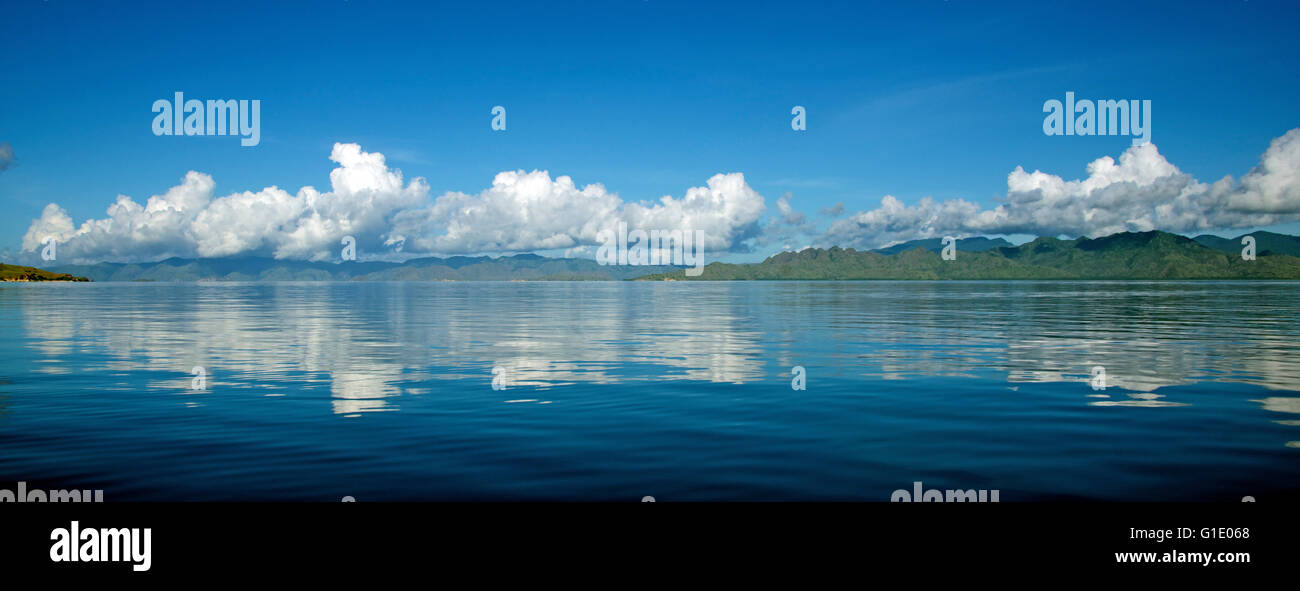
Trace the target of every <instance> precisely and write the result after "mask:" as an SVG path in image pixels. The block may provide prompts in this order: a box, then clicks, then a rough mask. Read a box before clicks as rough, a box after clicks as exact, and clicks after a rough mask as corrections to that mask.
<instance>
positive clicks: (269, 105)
mask: <svg viewBox="0 0 1300 591" xmlns="http://www.w3.org/2000/svg"><path fill="white" fill-rule="evenodd" d="M1298 15H1300V5H1297V4H1296V3H1294V2H1260V1H1257V0H1256V1H1249V2H1179V3H1145V2H1138V3H1130V2H1102V1H1092V2H1061V3H1057V2H1026V3H1016V2H1007V3H1002V2H998V3H992V2H965V1H949V2H942V1H924V0H917V1H914V2H890V3H880V4H876V3H858V2H843V3H828V4H823V3H817V2H806V3H796V4H790V3H770V4H768V3H761V2H743V3H700V2H661V1H631V2H624V1H606V2H591V3H577V2H574V3H569V2H562V3H537V2H534V3H520V4H515V3H506V2H500V3H491V4H481V3H458V4H448V5H438V6H428V5H427V4H426V3H403V2H362V1H349V2H310V3H299V2H273V3H262V2H254V3H241V2H225V3H220V4H211V3H203V4H197V3H196V4H189V3H177V2H168V3H157V4H151V3H144V2H132V3H128V4H122V5H118V4H107V3H90V2H64V1H60V0H51V1H44V2H43V1H26V0H15V1H13V2H9V3H7V8H6V9H5V16H4V18H3V19H0V56H3V57H2V58H0V59H2V60H3V61H2V62H0V63H3V68H2V70H0V76H2V78H0V80H3V84H0V89H2V90H0V142H7V143H8V144H9V145H10V146H11V147H12V150H13V155H14V161H13V163H12V164H11V165H10V166H8V168H7V169H5V170H4V171H3V172H0V201H2V202H3V203H4V205H5V209H6V210H7V212H8V215H6V216H4V217H3V218H0V247H4V248H8V249H9V250H10V252H11V253H13V252H18V251H19V250H20V249H21V247H20V243H21V242H22V239H23V236H24V234H25V233H26V232H28V231H29V228H30V227H31V226H32V224H33V220H36V219H38V218H41V217H42V213H43V208H45V207H46V205H47V204H49V203H57V204H58V206H59V207H60V208H61V209H62V210H63V211H64V212H66V215H67V216H68V217H69V218H71V220H72V222H73V225H75V226H80V225H81V224H82V223H83V222H84V221H85V220H87V219H90V218H104V217H105V215H106V214H105V209H106V208H107V207H108V206H109V205H110V204H111V203H113V201H114V200H115V199H116V197H117V195H119V194H124V195H129V196H131V197H132V198H133V199H134V200H135V201H137V202H139V203H142V204H143V203H144V202H145V200H146V199H148V198H149V197H150V196H151V195H158V194H162V193H164V192H165V191H167V190H168V189H169V188H171V187H174V186H177V185H180V184H181V180H182V178H183V177H185V175H186V173H187V172H188V171H191V170H194V171H198V172H202V173H205V174H206V175H210V176H211V177H212V179H214V182H215V188H214V189H213V196H214V197H217V196H223V195H228V194H230V193H235V192H240V191H254V192H256V191H260V190H262V189H263V188H264V187H269V186H277V187H279V188H281V189H284V190H285V191H287V192H288V193H290V194H294V193H296V192H297V191H298V190H299V188H300V187H303V186H306V185H311V186H314V187H316V188H318V189H320V190H322V191H327V190H328V189H329V187H330V176H329V175H330V171H331V170H333V169H334V168H335V167H336V166H338V165H337V164H336V163H334V162H331V161H330V160H329V156H330V155H331V151H332V149H333V146H334V145H335V143H338V142H343V143H356V144H359V146H360V148H361V150H363V151H364V152H368V153H382V154H384V155H385V157H386V165H387V166H388V167H389V168H391V169H400V170H401V172H402V175H403V182H404V183H409V182H410V181H411V180H412V179H413V178H415V177H423V179H424V181H425V183H427V199H428V200H430V201H432V200H435V199H437V198H438V197H439V196H440V195H443V194H444V193H446V192H448V191H458V192H463V193H465V194H467V195H471V196H472V195H479V194H480V193H482V192H484V191H485V190H487V189H488V188H489V187H492V186H493V180H494V177H495V176H496V175H497V173H499V172H502V171H514V170H522V171H525V172H528V171H533V170H545V171H548V172H549V175H550V177H552V178H555V177H559V176H561V175H567V176H569V177H571V178H572V180H573V182H574V183H576V185H577V186H578V187H579V188H581V187H582V186H583V185H587V184H589V183H600V184H602V185H603V186H604V187H605V188H606V189H607V190H608V191H609V192H611V193H617V195H618V197H619V198H620V199H621V200H622V201H623V202H636V201H655V200H658V199H659V198H660V197H661V196H664V195H672V196H675V197H677V198H682V197H683V195H684V194H685V193H686V191H687V190H688V189H689V188H691V187H703V186H705V185H706V183H707V182H708V180H709V179H710V178H711V177H713V176H714V175H717V174H720V173H737V172H739V173H743V175H744V182H745V183H746V184H747V185H748V187H750V188H752V190H753V191H755V192H757V194H759V195H761V197H762V202H763V204H764V207H765V209H764V214H763V217H761V218H760V219H759V221H757V222H755V223H754V224H751V227H749V228H748V229H736V228H733V229H735V230H736V234H735V238H736V239H735V240H734V241H733V242H730V243H728V244H727V245H725V246H726V247H727V248H728V249H729V250H732V251H736V253H735V254H734V255H733V256H735V257H736V258H738V259H740V260H750V259H753V258H756V257H758V258H761V256H765V255H767V254H770V253H772V252H774V251H777V250H780V249H781V248H782V247H784V246H792V247H798V246H803V245H805V244H809V243H817V241H818V239H819V236H823V235H824V233H825V232H826V229H827V227H828V225H829V224H830V223H832V220H830V219H829V218H826V217H824V216H821V215H819V214H818V212H819V210H822V209H823V208H829V207H831V206H833V205H834V204H836V203H843V206H844V210H845V214H844V215H845V216H846V217H847V216H851V215H852V214H854V213H855V212H862V211H869V210H873V209H876V208H878V207H880V206H881V199H882V197H884V196H885V195H892V196H894V197H896V198H897V199H898V200H899V201H901V202H902V203H903V204H905V205H914V204H917V203H918V202H919V201H920V200H921V199H922V198H924V197H927V196H932V197H933V198H934V199H935V200H938V201H944V200H949V199H962V200H965V201H966V202H970V203H973V204H975V205H977V206H978V207H979V208H980V209H981V210H984V209H990V208H993V207H995V206H996V205H997V204H998V203H999V202H998V201H997V199H1000V198H1002V197H1004V196H1006V195H1007V194H1008V191H1009V189H1008V173H1010V172H1011V171H1013V170H1014V169H1015V168H1016V167H1017V166H1020V167H1023V169H1024V170H1025V171H1030V172H1032V171H1034V170H1041V171H1043V172H1045V173H1048V174H1051V175H1056V176H1060V177H1063V178H1064V179H1065V180H1073V179H1082V178H1084V177H1086V176H1087V175H1088V171H1087V170H1086V169H1085V168H1086V166H1087V165H1088V163H1089V162H1092V161H1094V160H1096V159H1098V158H1101V157H1104V156H1111V157H1114V158H1119V157H1120V156H1121V154H1122V153H1123V152H1124V151H1125V150H1126V149H1128V148H1129V146H1130V138H1128V137H1122V136H1103V137H1078V136H1071V137H1061V136H1050V137H1049V136H1046V135H1044V134H1043V132H1042V123H1043V117H1044V115H1043V113H1042V106H1043V102H1044V101H1045V100H1048V99H1058V100H1059V99H1063V98H1064V94H1065V92H1066V91H1074V92H1075V93H1076V94H1077V95H1078V96H1079V97H1080V98H1095V99H1149V100H1151V101H1152V105H1153V106H1152V112H1153V124H1152V136H1151V139H1152V142H1153V143H1154V144H1155V145H1156V146H1157V147H1158V149H1159V155H1160V157H1162V158H1164V159H1166V160H1167V161H1168V162H1169V163H1171V164H1172V165H1174V166H1176V167H1178V169H1179V170H1181V171H1182V172H1183V173H1186V174H1188V175H1191V176H1192V177H1195V179H1197V180H1199V181H1200V182H1202V183H1213V182H1214V181H1217V180H1218V179H1220V178H1221V177H1223V176H1224V175H1233V177H1234V178H1235V179H1240V177H1241V176H1242V175H1245V174H1247V173H1248V172H1249V171H1250V170H1251V169H1252V167H1254V166H1256V165H1257V164H1259V163H1260V158H1261V154H1263V153H1264V152H1265V150H1266V149H1268V148H1269V146H1270V142H1272V141H1274V140H1275V139H1277V138H1280V137H1282V136H1284V134H1286V133H1287V132H1288V131H1289V130H1291V129H1294V128H1297V127H1300V112H1298V111H1297V110H1296V108H1295V97H1296V96H1297V95H1298V94H1300V93H1297V90H1300V89H1298V88H1297V86H1300V77H1298V76H1296V73H1297V72H1296V65H1295V63H1296V56H1297V55H1300V41H1298V40H1297V39H1298V36H1297V35H1295V34H1294V32H1295V27H1296V24H1297V18H1296V17H1297V16H1298ZM176 91H183V92H184V93H185V94H186V96H187V98H199V99H225V98H234V99H259V100H261V104H262V107H261V143H260V145H258V146H255V147H241V146H240V145H239V142H238V141H237V140H235V139H233V138H228V137H167V136H162V137H159V136H155V135H154V134H153V133H152V131H151V122H152V120H153V113H152V112H151V110H150V107H151V105H152V103H153V102H154V101H155V100H157V99H170V98H171V97H172V93H173V92H176ZM495 105H502V106H505V107H506V108H507V111H508V116H507V122H508V127H507V130H506V131H504V132H494V131H492V130H491V129H490V121H491V114H490V112H489V111H490V109H491V108H492V107H493V106H495ZM794 105H801V106H804V107H805V108H806V109H807V130H806V131H802V132H795V131H793V130H791V128H790V120H791V114H790V110H791V107H792V106H794ZM1290 153H1291V152H1286V153H1285V154H1283V155H1282V156H1280V158H1282V159H1283V160H1284V161H1285V162H1286V163H1290V161H1289V160H1286V158H1289V156H1287V154H1290ZM1280 191H1281V193H1279V194H1280V195H1281V196H1282V198H1284V199H1285V198H1289V197H1291V196H1294V195H1295V194H1296V191H1295V188H1294V187H1290V188H1287V187H1283V188H1282V189H1281V190H1280ZM787 193H788V194H789V195H788V202H787V203H789V204H790V205H791V206H792V207H793V208H794V209H795V210H797V211H798V212H802V213H803V214H805V216H806V217H807V224H808V225H805V226H802V227H801V228H800V229H799V230H798V231H796V232H794V236H793V237H791V236H784V237H781V239H778V240H775V241H766V242H764V241H759V242H754V241H750V242H749V243H747V244H745V245H742V244H740V242H741V238H743V237H745V236H749V237H751V238H752V237H753V236H754V235H756V233H757V232H760V231H762V228H764V227H766V226H767V225H769V224H771V223H773V222H772V217H773V216H776V215H778V207H777V205H776V202H777V200H778V199H779V198H780V197H782V196H783V195H786V194H787ZM403 199H405V198H403ZM402 203H403V205H402V206H401V207H407V206H408V205H410V204H409V203H408V202H406V201H403V202H402ZM411 207H415V206H411ZM1294 209H1295V210H1296V211H1300V206H1298V207H1296V208H1294ZM1274 213H1278V212H1274ZM1294 213H1295V211H1292V210H1286V211H1281V212H1280V214H1279V215H1277V216H1275V217H1274V218H1269V219H1273V220H1279V221H1282V222H1283V223H1281V224H1270V225H1269V227H1273V228H1275V229H1280V230H1282V231H1290V232H1293V233H1300V227H1297V225H1296V224H1295V223H1293V222H1294V221H1295V220H1296V219H1300V218H1297V217H1294V215H1293V214H1294ZM557 215H558V214H557ZM434 217H437V216H434ZM1216 219H1219V218H1216ZM1233 219H1236V218H1233ZM748 222H749V220H748V219H745V220H741V221H740V222H738V223H739V224H741V225H743V224H746V223H748ZM379 223H380V224H381V225H383V224H387V222H379ZM440 223H441V224H445V223H447V218H445V217H443V218H439V221H436V222H434V223H433V225H431V226H429V228H428V231H429V232H434V233H437V232H441V231H443V230H442V229H441V228H442V226H440V225H439V224H440ZM1241 223H1245V222H1241ZM1157 225H1159V224H1157ZM1008 227H1009V226H1008ZM1241 227H1242V228H1246V227H1253V226H1241ZM769 229H770V228H769ZM842 229H843V228H842ZM859 229H860V227H859ZM957 229H958V230H960V228H957ZM1162 229H1164V228H1162ZM1175 229H1179V230H1181V229H1182V228H1175ZM933 230H934V231H949V230H951V228H946V229H945V228H935V229H933ZM386 231H388V229H387V228H385V229H384V230H382V231H381V230H375V238H374V239H373V240H370V241H369V242H367V244H369V245H371V246H372V250H373V249H377V248H380V246H379V245H380V244H381V243H382V242H383V240H381V236H380V235H381V234H384V232H386ZM1243 231H1244V230H1243ZM873 232H875V231H874V230H873ZM1185 233H1189V234H1196V233H1200V231H1185ZM1222 233H1227V234H1234V235H1235V234H1236V233H1241V232H1238V231H1229V232H1222ZM385 235H386V234H385ZM838 235H843V233H841V234H838ZM923 235H924V234H923V233H922V234H918V235H917V236H915V237H922V236H923ZM407 237H408V238H409V232H408V235H407ZM903 237H904V236H903V235H902V234H900V233H899V232H897V231H892V230H891V231H889V232H875V233H872V234H871V235H869V236H862V237H861V240H863V241H864V242H863V243H862V244H866V243H867V242H871V241H877V242H879V241H888V240H889V239H891V238H899V239H901V238H903ZM792 240H793V241H795V242H798V243H797V244H791V241H792ZM577 241H578V242H581V240H580V239H578V240H577ZM333 242H337V240H334V241H333ZM413 243H414V242H412V243H411V244H413ZM257 244H258V245H257V246H256V247H255V248H254V247H250V248H252V250H249V251H247V252H253V253H269V252H270V250H273V247H272V246H271V243H270V242H266V243H257ZM475 244H479V245H482V244H486V243H485V242H482V241H480V242H476V243H475ZM155 246H156V245H155ZM95 248H98V247H95ZM95 248H92V247H91V246H86V247H85V251H84V253H83V254H84V255H85V256H87V257H96V256H97V254H96V253H102V252H107V251H97V250H95ZM142 248H143V247H142ZM150 248H154V247H150ZM163 250H167V249H163ZM163 250H157V252H158V254H162V253H163ZM182 250H183V249H182ZM444 250H445V249H444ZM502 250H511V249H509V248H496V247H487V248H484V247H481V246H480V247H479V248H477V249H476V251H478V252H487V251H502ZM745 250H748V251H749V254H744V253H743V252H740V251H745ZM113 252H127V250H123V251H113ZM129 252H131V253H134V254H133V255H132V256H136V257H145V258H148V253H150V252H154V251H151V250H149V249H147V248H143V249H136V250H129ZM178 252H179V251H178ZM277 252H278V251H277ZM434 252H438V253H441V252H443V251H439V250H436V249H435V251H434ZM99 256H100V258H112V257H111V256H108V255H99Z"/></svg>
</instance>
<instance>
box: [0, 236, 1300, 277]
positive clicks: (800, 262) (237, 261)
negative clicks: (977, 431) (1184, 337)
mask: <svg viewBox="0 0 1300 591" xmlns="http://www.w3.org/2000/svg"><path fill="white" fill-rule="evenodd" d="M1245 236H1247V235H1243V236H1239V237H1237V238H1231V239H1229V238H1221V237H1218V236H1211V235H1204V236H1197V237H1195V238H1188V237H1186V236H1182V235H1178V234H1171V233H1168V232H1162V231H1150V232H1121V233H1118V234H1112V235H1109V236H1103V237H1100V238H1077V239H1073V240H1062V239H1058V238H1048V237H1040V238H1037V239H1034V240H1032V241H1030V242H1026V243H1024V244H1021V245H1018V246H1017V245H1014V244H1011V243H1010V242H1007V241H1006V240H1003V239H1001V238H992V239H990V238H985V237H971V238H963V239H959V240H956V241H955V244H953V247H952V252H951V253H950V256H951V260H948V259H945V257H944V256H943V255H942V251H943V248H944V244H943V241H941V240H940V239H939V238H930V239H923V240H913V241H910V242H903V243H900V244H895V245H892V246H888V247H884V248H878V249H874V250H855V249H853V248H841V247H838V246H833V247H830V248H806V249H803V250H800V251H797V252H790V251H787V252H781V253H777V254H774V255H772V256H770V257H768V258H767V259H766V260H764V261H762V262H758V263H745V264H736V263H722V262H713V263H709V264H708V265H706V266H705V267H704V272H703V273H702V274H701V275H700V276H698V277H690V276H687V275H686V274H685V272H684V271H685V267H682V266H636V265H600V264H598V263H597V262H596V261H594V260H591V259H576V258H548V257H544V256H540V255H536V254H517V255H512V256H500V257H489V256H473V257H469V256H453V257H447V258H442V257H426V258H418V259H411V260H408V261H406V262H403V263H396V262H379V261H370V262H355V261H350V262H343V263H339V262H312V261H292V260H277V259H271V258H258V257H243V258H214V259H181V258H170V259H165V260H162V261H156V262H149V263H95V264H89V265H64V266H59V267H54V268H53V270H52V271H42V270H40V269H35V268H32V267H14V266H11V265H6V268H10V269H19V270H22V271H21V272H12V273H8V274H7V275H6V276H5V277H10V276H12V277H15V278H14V279H9V278H6V279H5V280H7V281H22V280H28V281H51V280H56V281H57V280H62V281H87V280H89V281H133V282H148V281H157V282H166V281H181V282H189V281H203V282H213V281H218V282H219V281H232V282H233V281H628V280H635V281H747V280H776V281H781V280H787V281H788V280H795V281H817V280H917V281H944V280H1034V279H1048V280H1067V279H1077V280H1097V279H1118V280H1187V279H1206V280H1213V279H1282V280H1300V237H1295V236H1289V235H1286V234H1278V233H1273V232H1263V231H1260V232H1253V233H1251V234H1249V235H1248V236H1250V237H1252V239H1253V240H1254V244H1253V248H1254V256H1253V257H1248V256H1246V252H1245V250H1244V246H1243V241H1242V239H1243V238H1244V237H1245ZM33 273H35V274H33ZM25 274H26V275H25ZM19 277H39V278H29V279H22V278H19Z"/></svg>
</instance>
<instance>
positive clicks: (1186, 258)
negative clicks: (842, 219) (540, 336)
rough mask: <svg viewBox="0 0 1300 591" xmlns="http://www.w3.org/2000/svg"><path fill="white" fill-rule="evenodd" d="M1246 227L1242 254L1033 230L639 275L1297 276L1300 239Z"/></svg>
mask: <svg viewBox="0 0 1300 591" xmlns="http://www.w3.org/2000/svg"><path fill="white" fill-rule="evenodd" d="M1265 234H1268V236H1264V235H1265ZM1252 235H1254V236H1255V237H1256V248H1257V252H1256V258H1255V259H1254V260H1249V261H1248V260H1243V258H1242V256H1241V248H1242V247H1241V241H1240V239H1234V240H1228V239H1222V238H1220V239H1218V240H1209V239H1208V238H1207V237H1205V236H1200V237H1197V238H1196V239H1193V238H1188V237H1186V236H1180V235H1178V234H1170V233H1168V232H1160V231H1151V232H1122V233H1118V234H1112V235H1110V236H1104V237H1101V238H1077V239H1074V240H1061V239H1057V238H1047V237H1040V238H1037V239H1034V240H1033V241H1031V242H1026V243H1024V244H1021V245H1019V246H995V247H993V248H988V249H984V250H980V251H974V252H971V251H969V250H963V248H962V243H963V241H958V242H957V254H956V258H955V259H954V260H943V258H942V256H941V255H940V254H939V251H940V249H941V248H942V247H941V246H940V245H938V244H931V243H929V242H920V241H918V242H914V243H911V244H905V245H904V249H903V250H899V249H897V248H895V247H891V249H892V250H894V251H895V253H894V254H885V253H883V252H879V251H858V250H854V249H852V248H848V249H844V248H840V247H838V246H836V247H831V248H829V249H823V248H808V249H804V250H801V251H798V252H783V253H779V254H776V255H773V256H771V257H768V258H767V260H764V261H763V262H761V263H756V264H749V265H737V264H729V263H712V264H709V265H707V266H705V268H704V272H703V273H702V274H701V275H700V276H698V277H686V276H685V274H684V273H682V272H681V271H673V272H670V273H659V274H654V275H649V276H646V277H641V278H640V279H642V280H705V281H707V280H755V279H758V280H762V279H769V280H781V279H802V280H831V279H922V280H924V279H1300V258H1297V257H1296V256H1295V255H1293V254H1279V253H1278V251H1283V252H1296V251H1288V250H1287V249H1291V248H1294V247H1295V243H1300V240H1297V239H1296V238H1294V237H1291V236H1286V235H1284V234H1273V233H1264V232H1257V233H1254V234H1252ZM1207 243H1208V244H1207ZM976 244H979V245H980V246H984V245H986V244H987V243H984V242H977V243H976Z"/></svg>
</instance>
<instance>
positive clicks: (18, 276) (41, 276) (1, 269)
mask: <svg viewBox="0 0 1300 591" xmlns="http://www.w3.org/2000/svg"><path fill="white" fill-rule="evenodd" d="M0 281H90V280H89V279H86V278H85V277H77V276H75V275H69V274H67V273H52V272H50V271H46V270H44V269H37V268H36V267H22V266H19V265H6V264H4V263H0Z"/></svg>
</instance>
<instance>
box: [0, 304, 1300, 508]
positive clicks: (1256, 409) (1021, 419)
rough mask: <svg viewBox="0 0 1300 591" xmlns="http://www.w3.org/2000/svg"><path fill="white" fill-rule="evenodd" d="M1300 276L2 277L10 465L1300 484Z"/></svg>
mask: <svg viewBox="0 0 1300 591" xmlns="http://www.w3.org/2000/svg"><path fill="white" fill-rule="evenodd" d="M1298 287H1300V284H1297V283H1279V282H1272V283H1249V282H1223V283H1207V282H1189V283H1168V282H1159V283H1145V282H1024V283H998V282H989V283H985V282H971V283H929V282H924V283H922V282H918V283H909V282H852V283H848V282H846V283H838V282H833V283H691V284H686V283H280V284H251V283H250V284H141V283H136V284H112V283H96V284H48V285H40V284H30V285H15V284H8V285H3V286H0V332H3V334H4V338H3V342H2V344H0V353H3V361H0V488H8V489H13V488H15V483H16V482H17V481H19V480H25V481H27V482H29V483H33V484H31V485H30V486H40V487H45V488H60V487H66V488H74V487H75V488H101V489H103V490H104V497H105V500H106V501H120V500H281V499H287V500H320V501H337V500H339V499H340V498H341V497H343V496H345V495H350V496H354V497H355V498H356V499H357V500H358V501H377V500H452V499H456V500H511V499H549V500H591V499H598V500H626V501H635V500H639V499H641V497H643V496H646V495H651V496H654V497H655V498H656V499H657V500H659V501H661V502H662V501H675V500H715V499H721V500H742V499H743V500H819V499H837V500H869V501H886V500H888V499H889V496H890V493H891V492H892V491H894V490H895V489H900V488H905V489H911V488H912V482H913V481H917V480H919V481H922V482H924V486H925V488H945V489H946V488H962V489H998V490H999V491H1000V498H1001V500H1002V502H1008V501H1017V500H1047V499H1114V500H1143V501H1147V500H1150V501H1167V500H1225V501H1238V500H1240V498H1241V497H1242V496H1245V495H1252V496H1255V497H1257V498H1259V499H1260V501H1261V502H1262V501H1264V500H1266V499H1268V498H1279V497H1290V498H1294V497H1295V496H1296V495H1297V494H1300V473H1297V468H1300V356H1298V353H1300V345H1298V344H1297V343H1298V342H1300V341H1298V339H1297V337H1298V336H1300V322H1297V320H1296V318H1295V314H1296V312H1297V310H1300V295H1297V288H1298ZM796 365H797V366H803V367H804V368H806V372H807V373H806V376H807V377H806V383H807V389H806V390H803V391H795V390H792V389H791V379H792V376H791V368H792V367H793V366H796ZM195 366H202V367H203V368H204V369H205V374H206V378H205V383H204V384H203V386H204V388H203V389H201V390H193V389H191V386H192V385H193V383H192V382H193V380H194V376H193V375H192V373H191V371H192V368H194V367H195ZM1094 366H1103V367H1104V368H1105V372H1106V382H1107V386H1108V387H1107V388H1106V389H1105V390H1094V389H1093V388H1092V386H1091V383H1090V382H1091V371H1092V368H1093V367H1094ZM494 367H500V368H502V371H503V374H502V377H503V379H504V384H505V387H506V389H505V390H494V389H493V386H492V384H493V368H494Z"/></svg>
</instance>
